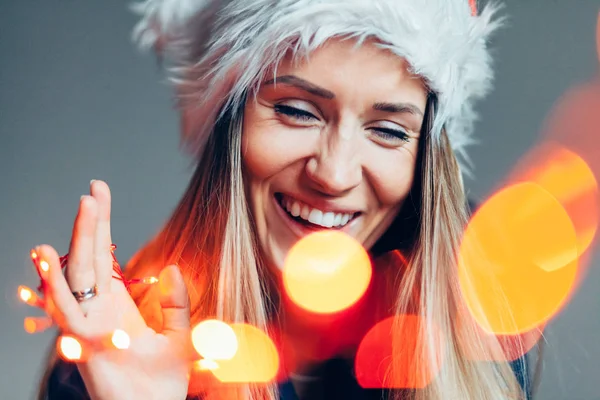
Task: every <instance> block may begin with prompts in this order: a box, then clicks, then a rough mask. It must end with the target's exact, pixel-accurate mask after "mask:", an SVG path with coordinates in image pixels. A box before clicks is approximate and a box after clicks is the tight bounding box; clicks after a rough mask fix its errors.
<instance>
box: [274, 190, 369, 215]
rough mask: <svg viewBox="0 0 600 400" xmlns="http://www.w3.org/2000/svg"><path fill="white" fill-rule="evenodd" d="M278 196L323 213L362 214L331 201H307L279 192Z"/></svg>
mask: <svg viewBox="0 0 600 400" xmlns="http://www.w3.org/2000/svg"><path fill="white" fill-rule="evenodd" d="M278 194H279V195H281V196H285V197H289V198H291V199H294V200H298V201H299V202H301V203H304V204H306V205H307V206H309V207H310V208H316V209H318V210H321V211H323V212H333V213H336V214H356V213H360V212H361V210H357V209H351V208H345V207H340V206H339V205H334V204H332V203H331V202H330V201H326V200H317V199H315V200H307V199H303V198H302V197H300V196H296V195H291V194H288V193H283V192H278ZM275 197H276V196H275Z"/></svg>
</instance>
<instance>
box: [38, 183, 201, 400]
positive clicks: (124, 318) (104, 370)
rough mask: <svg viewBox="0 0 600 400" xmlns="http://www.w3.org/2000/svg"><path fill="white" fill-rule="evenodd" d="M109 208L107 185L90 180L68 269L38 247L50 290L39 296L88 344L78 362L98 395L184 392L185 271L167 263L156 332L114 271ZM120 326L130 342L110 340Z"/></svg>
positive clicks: (187, 346)
mask: <svg viewBox="0 0 600 400" xmlns="http://www.w3.org/2000/svg"><path fill="white" fill-rule="evenodd" d="M110 208H111V198H110V190H109V188H108V185H106V183H104V182H102V181H92V183H91V185H90V195H89V196H82V197H81V201H80V205H79V212H78V214H77V217H76V219H75V224H74V228H73V236H72V239H71V245H70V249H69V257H68V263H67V266H66V270H65V273H64V275H63V273H62V269H61V265H60V259H59V256H58V254H57V252H56V251H55V250H54V249H53V248H52V247H51V246H48V245H42V246H39V247H37V248H36V253H37V255H38V257H37V258H36V260H35V261H36V265H37V266H38V270H39V273H40V276H41V278H42V282H43V284H42V288H43V294H44V298H43V299H41V300H40V301H39V302H38V303H39V304H40V305H41V306H42V307H44V309H45V310H46V312H47V313H48V315H49V316H50V317H51V318H52V319H53V321H54V323H55V324H57V325H58V326H59V328H60V329H61V331H62V332H63V333H64V334H69V335H72V336H74V337H76V338H77V339H78V340H79V341H80V342H81V343H82V344H83V348H84V357H82V359H81V361H79V362H78V364H77V366H78V368H79V371H80V373H81V376H82V378H83V380H84V382H85V386H86V389H87V391H88V393H89V395H90V397H91V398H92V399H111V400H112V399H117V400H118V399H141V398H143V399H161V400H163V399H178V400H181V399H185V397H186V394H187V389H188V377H189V367H190V365H191V356H192V351H191V349H192V347H191V343H190V319H189V300H188V295H187V291H186V287H185V284H184V281H183V277H182V276H181V273H180V272H179V269H178V267H177V266H169V267H167V268H165V269H164V270H163V271H162V273H161V275H160V277H159V288H158V289H159V291H160V295H159V299H160V300H159V301H160V306H161V308H162V316H163V330H162V332H160V333H158V332H155V331H154V330H152V329H151V328H149V327H148V326H147V325H146V323H145V321H144V319H143V317H142V315H141V314H140V312H139V310H138V308H137V307H136V305H135V303H134V301H133V299H132V298H131V296H130V295H129V292H128V291H127V288H126V287H125V285H124V283H123V282H122V281H121V280H118V279H114V278H113V277H112V275H113V264H112V261H113V260H112V254H111V243H112V241H111V234H110ZM42 266H43V268H42ZM116 329H121V330H123V331H125V332H126V333H127V334H128V335H129V337H130V340H131V342H130V346H129V348H127V349H124V350H119V349H116V348H115V347H114V346H112V345H110V338H111V336H112V334H113V332H114V331H115V330H116Z"/></svg>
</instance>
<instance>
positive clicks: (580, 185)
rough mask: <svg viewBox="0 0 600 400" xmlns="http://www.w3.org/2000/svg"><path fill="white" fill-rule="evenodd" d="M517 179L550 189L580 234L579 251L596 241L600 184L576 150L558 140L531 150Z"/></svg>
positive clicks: (515, 178)
mask: <svg viewBox="0 0 600 400" xmlns="http://www.w3.org/2000/svg"><path fill="white" fill-rule="evenodd" d="M514 175H515V177H514V178H513V179H512V180H513V181H516V182H519V181H522V182H533V183H536V184H538V185H540V186H541V187H542V188H544V189H545V190H547V191H548V192H549V193H550V194H551V195H552V196H554V198H555V199H556V200H557V201H558V202H559V203H560V204H561V205H562V207H563V208H564V209H565V211H566V212H567V214H568V215H569V218H570V219H571V222H572V223H573V227H574V228H575V234H576V235H577V254H574V256H578V255H581V254H583V253H584V252H585V251H586V250H587V249H588V247H589V246H590V244H591V243H592V241H593V239H594V236H595V234H596V230H597V228H598V217H599V210H598V207H599V197H598V183H597V181H596V177H595V176H594V172H593V171H592V169H591V168H590V167H589V165H588V164H587V163H586V162H585V161H584V160H583V158H581V157H580V156H579V155H578V154H576V153H575V152H573V151H571V150H569V149H567V148H565V147H564V146H561V145H559V144H557V143H554V142H545V143H543V144H541V145H539V146H538V147H537V148H536V149H535V150H533V151H531V152H530V153H529V155H528V156H527V157H526V159H525V160H524V161H522V162H521V165H520V166H519V167H518V168H517V169H516V171H515V173H514Z"/></svg>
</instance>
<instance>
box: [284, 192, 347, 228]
mask: <svg viewBox="0 0 600 400" xmlns="http://www.w3.org/2000/svg"><path fill="white" fill-rule="evenodd" d="M281 204H282V205H283V207H284V208H285V209H286V210H287V211H288V212H289V213H290V214H291V215H292V216H294V217H300V218H302V219H303V220H305V221H309V222H310V223H313V224H315V225H320V226H322V227H324V228H331V227H336V228H341V227H343V226H344V225H346V224H347V223H348V221H350V220H351V219H352V217H353V214H345V213H334V212H332V211H328V212H323V211H321V210H319V209H317V208H312V207H309V206H308V205H306V204H304V203H301V202H299V201H297V200H294V199H292V198H290V197H284V198H283V199H282V200H281Z"/></svg>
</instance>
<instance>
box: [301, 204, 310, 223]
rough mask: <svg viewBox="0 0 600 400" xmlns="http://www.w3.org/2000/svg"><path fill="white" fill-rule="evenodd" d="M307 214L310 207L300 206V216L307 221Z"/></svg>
mask: <svg viewBox="0 0 600 400" xmlns="http://www.w3.org/2000/svg"><path fill="white" fill-rule="evenodd" d="M309 215H310V207H309V206H307V205H304V206H302V211H301V212H300V218H302V219H305V220H307V221H308V216H309Z"/></svg>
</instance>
